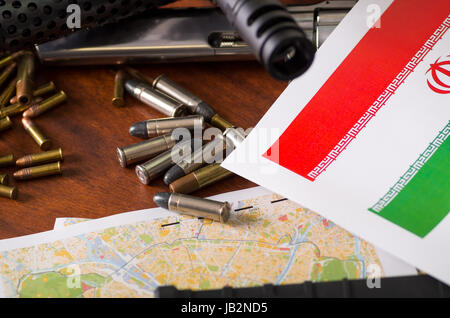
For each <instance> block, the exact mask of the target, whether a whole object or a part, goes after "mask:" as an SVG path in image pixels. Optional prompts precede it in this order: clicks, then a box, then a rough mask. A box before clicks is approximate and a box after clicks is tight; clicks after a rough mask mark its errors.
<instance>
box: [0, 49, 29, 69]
mask: <svg viewBox="0 0 450 318" xmlns="http://www.w3.org/2000/svg"><path fill="white" fill-rule="evenodd" d="M24 53H25V51H19V52H16V53H13V54H11V55H9V56H6V57H4V58H2V59H0V68H3V67H5V66H8V65H10V64H12V63H14V62H15V61H16V60H17V59H18V58H19V57H21V56H22V55H23V54H24Z"/></svg>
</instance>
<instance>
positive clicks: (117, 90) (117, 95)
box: [112, 70, 127, 107]
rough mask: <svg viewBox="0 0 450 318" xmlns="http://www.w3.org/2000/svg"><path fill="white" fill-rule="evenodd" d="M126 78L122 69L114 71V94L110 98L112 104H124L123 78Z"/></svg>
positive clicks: (118, 105) (120, 105)
mask: <svg viewBox="0 0 450 318" xmlns="http://www.w3.org/2000/svg"><path fill="white" fill-rule="evenodd" d="M126 78H127V73H126V72H125V71H123V70H120V71H118V72H117V73H116V77H115V78H114V96H113V99H112V104H113V105H114V106H116V107H123V106H125V99H124V93H125V79H126Z"/></svg>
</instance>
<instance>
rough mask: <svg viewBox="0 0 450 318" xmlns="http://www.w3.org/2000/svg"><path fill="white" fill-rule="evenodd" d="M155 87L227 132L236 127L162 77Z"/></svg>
mask: <svg viewBox="0 0 450 318" xmlns="http://www.w3.org/2000/svg"><path fill="white" fill-rule="evenodd" d="M153 87H154V88H155V89H157V90H158V91H160V92H163V93H164V94H167V95H168V96H170V97H172V98H173V99H175V100H177V101H180V102H181V103H183V104H184V105H186V106H187V107H188V108H189V110H190V111H191V112H192V113H193V114H198V115H201V116H203V117H204V118H205V120H206V121H207V122H208V123H210V124H212V125H213V126H215V127H217V128H220V129H221V130H225V129H227V128H230V127H234V125H233V124H231V123H230V122H228V121H227V120H226V119H224V118H223V117H221V116H220V115H219V114H217V113H216V111H215V110H214V109H213V108H212V107H211V106H210V105H208V104H207V103H205V102H204V101H202V100H201V99H200V98H198V97H197V96H195V95H194V94H192V93H191V92H189V91H187V90H186V89H184V88H182V87H181V86H179V85H178V84H176V83H174V82H173V81H171V80H170V79H169V78H167V76H165V75H161V76H159V77H157V78H156V79H155V80H154V81H153Z"/></svg>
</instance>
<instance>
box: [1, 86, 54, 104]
mask: <svg viewBox="0 0 450 318" xmlns="http://www.w3.org/2000/svg"><path fill="white" fill-rule="evenodd" d="M55 91H56V85H55V83H54V82H52V81H50V82H48V83H46V84H44V85H42V86H39V87H38V88H36V89H35V90H34V92H33V97H41V96H44V95H47V94H50V93H53V92H55ZM9 102H10V103H11V104H16V103H17V96H13V98H11V100H10V101H9Z"/></svg>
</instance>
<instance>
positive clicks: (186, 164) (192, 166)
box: [164, 135, 227, 185]
mask: <svg viewBox="0 0 450 318" xmlns="http://www.w3.org/2000/svg"><path fill="white" fill-rule="evenodd" d="M226 145H227V144H226V142H225V138H224V137H223V136H222V135H218V136H216V138H214V140H212V141H210V142H209V143H207V144H206V145H204V146H203V147H202V148H200V149H197V150H196V151H194V152H193V153H192V155H191V156H190V157H187V158H186V160H182V161H181V162H179V163H177V164H175V165H174V166H173V167H172V168H170V169H169V170H168V171H167V172H166V174H165V175H164V183H165V184H167V185H169V184H171V183H172V182H174V181H175V180H178V179H180V178H181V177H184V176H185V175H187V174H189V173H191V172H193V171H195V170H197V169H199V168H201V167H203V166H204V165H206V164H209V163H213V162H215V161H216V160H215V159H216V156H217V155H219V153H218V152H217V151H221V152H222V154H223V150H224V149H225V147H226ZM221 159H223V158H221Z"/></svg>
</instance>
